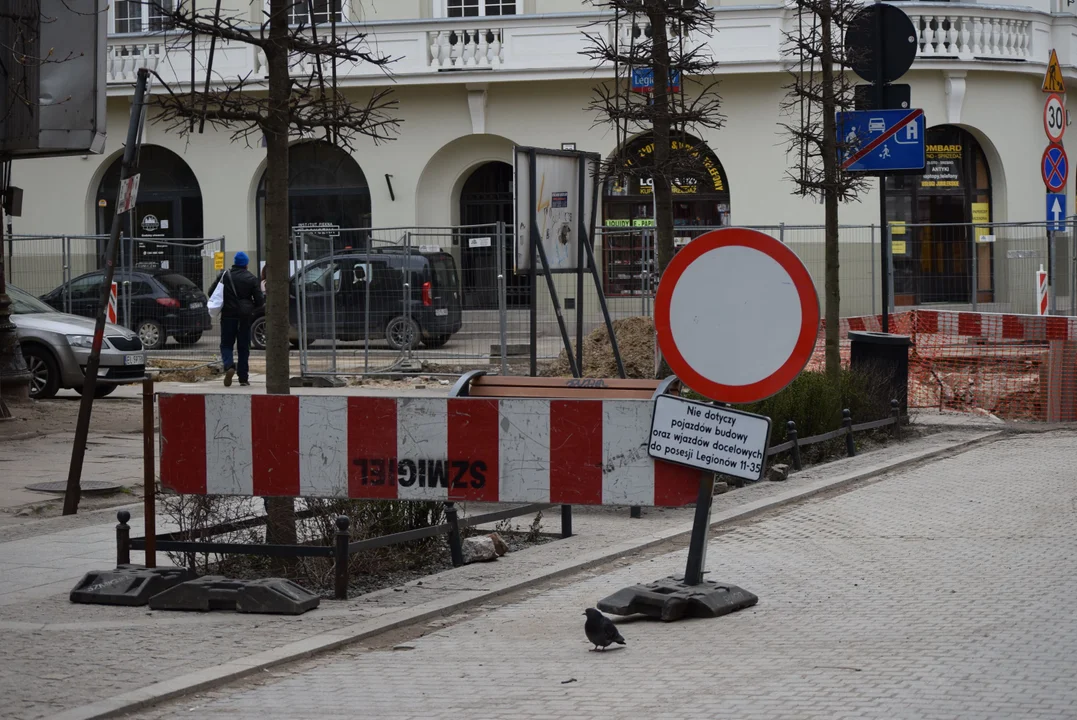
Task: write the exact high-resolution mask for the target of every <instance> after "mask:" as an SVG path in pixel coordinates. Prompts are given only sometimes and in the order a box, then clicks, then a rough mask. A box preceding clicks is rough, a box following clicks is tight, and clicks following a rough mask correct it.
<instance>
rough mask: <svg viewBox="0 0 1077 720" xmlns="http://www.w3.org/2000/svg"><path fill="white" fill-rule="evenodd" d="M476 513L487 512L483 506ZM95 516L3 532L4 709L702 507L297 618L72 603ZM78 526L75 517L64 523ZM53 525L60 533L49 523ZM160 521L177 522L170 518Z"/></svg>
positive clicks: (102, 686) (443, 588) (819, 476)
mask: <svg viewBox="0 0 1077 720" xmlns="http://www.w3.org/2000/svg"><path fill="white" fill-rule="evenodd" d="M972 435H975V433H970V432H968V431H961V430H951V431H947V432H942V433H938V434H935V435H930V436H927V437H924V438H920V439H918V440H914V441H911V442H905V443H900V444H896V445H892V446H887V447H883V448H880V449H877V450H874V451H872V452H870V453H866V454H864V455H861V456H858V457H855V458H848V459H844V460H839V461H837V462H833V463H829V464H827V465H821V466H816V467H813V468H808V469H806V470H804V471H803V472H800V473H795V474H794V475H793V476H792V477H791V478H790V479H789V480H788V481H787V482H784V483H758V484H755V485H751V486H748V487H745V488H742V489H739V490H735V491H733V492H730V493H727V494H725V495H721V496H719V497H717V498H715V513H716V514H717V513H720V512H722V511H726V510H730V509H732V508H736V507H741V506H744V505H747V504H750V503H753V502H758V501H760V500H763V499H765V498H768V497H773V496H775V495H777V494H780V493H784V492H788V491H791V490H793V489H796V488H798V487H803V486H805V485H810V484H811V483H813V482H816V483H817V482H820V481H822V480H826V479H829V478H834V477H838V476H840V475H841V474H843V473H849V472H854V471H856V472H860V471H863V470H864V469H865V468H869V467H872V466H878V465H885V464H887V463H891V462H894V461H895V460H897V459H899V458H900V457H903V456H907V455H908V454H909V453H913V452H924V451H931V450H938V449H942V448H946V447H949V446H951V445H952V444H953V443H954V442H956V441H960V440H964V439H968V438H969V437H970V436H972ZM466 510H467V511H468V512H474V513H477V512H482V511H483V508H481V507H471V506H469V507H468V508H466ZM133 514H135V515H137V514H138V513H137V511H134V512H133ZM94 515H95V516H97V517H98V518H99V519H98V521H97V522H96V524H92V525H82V524H79V523H82V522H83V521H82V520H79V516H76V517H74V518H70V519H68V518H55V519H53V520H48V521H41V522H39V523H31V524H30V525H28V526H25V527H23V528H20V529H18V533H17V534H14V533H13V531H15V530H16V529H15V528H10V529H8V531H7V532H8V534H9V536H11V537H12V539H11V540H10V541H8V542H3V540H4V539H5V537H4V533H0V647H2V648H3V650H4V652H5V654H6V655H8V656H9V657H17V658H19V660H18V662H8V663H0V697H2V698H4V703H3V705H2V706H0V717H4V718H7V717H12V718H19V719H20V720H23V719H26V720H29V719H31V718H38V717H42V716H46V715H49V714H53V713H56V712H58V711H60V710H62V709H68V708H72V707H77V706H81V705H85V704H87V703H90V702H94V701H97V700H101V699H104V698H109V697H113V696H115V695H117V694H119V693H122V692H125V691H131V690H135V689H137V688H142V687H146V686H148V685H151V684H153V683H157V682H161V681H164V680H168V679H171V678H175V677H177V676H178V675H182V674H184V673H190V672H195V671H198V670H203V669H206V668H209V667H213V666H215V665H217V664H220V663H225V662H228V661H231V660H236V659H240V658H245V657H248V656H251V655H253V654H255V653H258V652H260V651H264V650H268V649H272V648H277V647H281V646H284V645H286V644H288V643H290V642H294V641H297V640H303V639H305V638H309V637H311V636H313V635H315V634H317V633H320V632H324V631H327V630H336V629H339V628H345V627H348V626H350V625H353V624H355V623H358V622H361V621H364V620H369V619H372V618H382V617H390V616H391V614H392V613H395V612H400V611H406V610H408V609H409V608H413V607H415V606H417V605H421V604H423V603H425V602H437V601H441V600H444V599H447V598H451V597H457V596H458V595H460V594H461V593H472V594H473V595H474V596H477V595H479V594H481V593H482V592H484V591H485V589H487V588H490V587H491V586H492V585H495V584H497V583H503V582H506V581H508V580H510V579H512V578H518V577H523V576H525V575H527V574H528V573H538V572H543V571H546V569H547V568H550V567H555V566H558V565H560V564H566V563H573V562H577V561H578V558H580V557H582V556H587V555H588V554H593V553H595V552H598V551H602V550H604V549H607V548H610V547H613V546H617V545H618V544H623V543H626V542H629V543H635V542H636V541H641V540H645V539H646V538H648V537H650V536H653V535H654V534H656V533H659V532H663V531H667V530H669V529H671V528H676V527H681V526H683V525H684V524H685V523H690V522H691V515H692V511H691V509H688V508H684V509H666V510H659V509H648V510H645V511H644V516H643V518H642V519H641V520H629V519H628V517H627V516H628V511H627V509H624V508H576V509H575V512H574V515H575V522H574V525H575V530H576V533H577V534H576V535H575V536H574V537H572V538H570V539H568V540H558V541H557V542H552V543H548V544H545V545H541V546H538V547H534V548H531V549H528V550H526V551H524V552H519V553H513V554H510V555H508V556H506V557H505V558H502V559H501V560H499V561H498V562H496V563H491V564H481V565H470V566H467V567H464V568H459V569H457V570H453V571H449V572H445V573H441V574H439V575H435V576H428V577H426V578H424V579H423V581H422V583H423V584H422V586H421V587H418V586H417V585H416V584H415V583H411V584H409V585H408V586H406V587H403V588H395V589H388V590H385V591H381V592H377V593H370V594H367V595H364V596H362V597H360V598H356V599H355V600H352V601H348V602H346V603H338V602H332V601H329V602H325V603H323V605H322V607H321V608H320V609H318V610H316V611H314V612H312V613H309V614H307V615H304V616H301V617H298V618H289V617H274V616H259V615H238V614H233V613H211V614H206V615H203V614H186V613H167V612H149V611H148V610H147V609H146V608H123V607H109V606H95V605H73V604H71V603H69V602H68V601H67V592H68V591H69V590H70V589H71V587H72V586H73V585H74V584H75V582H76V581H77V580H78V579H79V578H80V577H81V576H82V574H83V573H84V572H86V571H88V570H92V569H95V568H97V569H101V568H103V567H108V565H109V562H110V561H111V560H112V559H113V558H114V557H115V554H114V553H115V549H114V548H115V546H114V543H115V531H114V527H115V519H114V514H112V513H95V514H94ZM528 522H529V519H528V518H521V519H520V520H519V523H520V524H523V525H526V524H527V523H528ZM69 523H75V524H74V525H73V526H72V527H71V528H70V529H61V528H64V527H67V525H68V524H69ZM45 528H47V529H48V530H49V531H48V532H42V530H43V529H45ZM159 529H160V530H162V531H164V530H165V529H167V527H166V526H165V525H164V524H161V525H160V526H159ZM545 530H546V531H547V532H556V531H557V530H558V521H557V519H556V513H554V514H553V515H551V516H550V517H548V518H547V519H546V520H545ZM141 532H142V527H141V519H139V518H136V519H133V520H132V534H133V536H134V535H140V534H141ZM672 547H677V545H673V546H671V548H672ZM138 555H139V554H137V553H134V554H133V557H132V560H134V561H135V562H139V561H140V559H141V558H140V557H138ZM624 562H627V561H624ZM649 574H650V572H649V571H648V575H649ZM480 662H482V661H481V660H480ZM299 715H303V713H299ZM299 715H297V717H298V716H299Z"/></svg>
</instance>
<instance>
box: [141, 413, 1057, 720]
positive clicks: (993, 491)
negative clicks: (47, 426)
mask: <svg viewBox="0 0 1077 720" xmlns="http://www.w3.org/2000/svg"><path fill="white" fill-rule="evenodd" d="M1075 440H1077V436H1075V434H1074V433H1073V432H1056V433H1051V434H1040V435H1025V436H1017V437H1012V438H1008V439H1004V440H1001V441H998V442H995V443H992V444H989V445H984V446H980V447H977V448H975V449H972V450H970V451H968V452H966V453H963V454H961V455H958V456H955V457H952V458H950V459H944V460H939V461H936V462H933V463H930V464H926V465H921V466H918V467H914V468H911V469H906V470H904V471H899V472H895V473H893V474H892V475H890V476H888V477H886V478H884V479H883V480H882V481H880V482H875V483H870V484H867V485H865V486H862V487H859V488H857V489H855V490H853V491H851V492H846V493H842V494H837V495H835V496H830V497H827V498H825V499H821V500H819V501H817V502H810V503H805V504H802V505H798V506H796V507H792V508H789V509H787V510H785V511H783V512H781V513H775V514H772V515H770V516H768V517H765V518H761V519H759V520H757V521H755V522H752V523H749V524H747V525H743V526H741V527H738V528H736V529H734V530H732V531H731V532H728V533H725V534H722V535H721V536H720V537H719V538H717V539H715V540H714V541H713V542H712V543H711V545H710V547H709V553H708V563H709V566H710V567H711V568H712V569H714V570H715V575H717V576H718V577H720V578H724V579H726V580H729V581H733V582H737V583H738V584H741V585H743V586H744V587H746V588H748V589H750V590H753V591H754V592H756V593H758V594H759V596H760V598H761V599H760V602H759V604H758V605H757V606H755V607H754V608H751V609H748V610H745V611H742V612H739V613H736V614H734V615H731V616H728V617H726V618H721V619H717V620H694V621H685V622H680V623H672V624H662V623H659V622H654V621H648V620H643V621H624V622H622V623H621V626H620V629H621V632H622V634H623V635H624V636H625V637H626V638H627V641H628V645H627V647H626V648H623V649H618V650H614V651H607V652H605V653H594V652H589V651H588V648H589V645H588V644H587V643H586V641H585V639H584V637H583V631H582V630H583V627H582V626H583V618H582V617H581V611H582V610H583V608H585V607H588V606H591V605H593V604H594V603H595V602H596V601H597V600H598V599H599V598H601V597H603V596H605V595H606V594H608V593H610V592H613V591H615V590H617V589H619V588H621V587H623V586H625V585H628V584H631V583H633V582H636V581H639V580H649V579H652V578H658V577H660V576H663V575H666V574H669V573H673V572H676V571H678V570H679V569H680V568H681V567H682V566H683V562H684V556H685V555H684V552H683V551H678V552H674V553H670V554H665V555H658V556H657V557H650V558H647V559H645V560H643V561H642V562H637V563H633V564H628V565H626V566H622V567H619V568H617V569H615V570H613V571H610V570H609V568H608V567H605V568H602V569H596V570H595V571H592V572H590V573H586V574H583V575H582V576H580V577H579V579H577V580H576V581H575V582H571V583H566V584H562V585H561V586H559V587H556V588H554V589H551V590H548V591H545V592H539V593H536V594H534V595H533V596H531V597H529V598H526V599H523V600H521V601H518V602H513V603H511V604H508V605H504V606H501V607H498V608H489V609H486V610H484V609H482V608H477V609H475V610H473V611H471V612H470V613H468V614H467V615H465V616H463V617H466V618H467V619H464V620H463V621H461V622H457V623H455V624H451V625H449V626H444V623H443V622H439V623H430V624H429V625H428V626H427V627H426V628H423V630H422V631H423V632H425V634H424V635H422V636H420V637H416V638H415V639H412V640H409V641H407V642H406V643H405V644H402V645H400V646H398V649H393V648H392V647H391V646H390V647H384V646H383V647H378V646H377V645H376V644H375V645H374V647H363V646H351V647H349V648H346V649H343V650H340V651H337V652H334V653H332V654H328V655H323V656H321V657H319V658H316V659H312V660H308V661H304V662H302V663H299V664H296V665H292V666H288V667H278V668H275V669H273V670H272V671H270V672H267V673H263V674H261V675H259V676H257V677H256V678H254V679H250V680H246V681H241V682H239V683H237V684H235V685H232V686H229V687H223V688H219V689H216V690H212V691H209V692H205V693H201V694H197V695H194V696H189V697H186V698H181V699H179V700H177V701H175V702H172V703H170V704H168V705H165V706H161V707H158V708H153V709H148V710H146V711H143V712H140V713H134V714H132V715H130V716H129V717H137V718H141V719H142V720H175V719H178V718H192V717H197V718H200V719H205V720H216V719H218V718H219V719H221V720H224V719H225V718H227V719H228V720H246V719H247V718H250V719H251V720H273V719H276V718H279V719H280V720H291V719H292V718H297V717H309V718H355V717H369V718H379V719H380V720H410V719H414V718H423V719H425V720H438V719H439V718H445V719H446V720H448V719H450V718H451V719H453V720H455V719H456V718H472V719H475V720H483V719H486V718H490V719H494V718H514V719H516V720H543V719H550V720H552V719H555V718H557V719H561V718H604V719H610V720H617V719H620V718H624V719H625V720H628V719H629V718H632V719H636V718H648V717H670V718H673V717H676V718H688V717H729V718H733V717H735V718H740V719H743V720H753V719H754V718H759V719H761V720H762V719H766V720H774V719H783V718H789V719H790V720H794V719H795V720H811V719H814V718H820V719H826V720H841V719H844V718H856V719H857V720H860V719H863V718H880V719H884V718H885V719H886V720H895V719H905V718H907V719H909V720H914V719H915V720H930V719H933V718H938V719H947V720H952V719H954V718H985V719H987V718H1005V719H1012V718H1022V720H1031V719H1040V718H1044V719H1047V718H1051V719H1062V718H1074V717H1077V683H1075V682H1074V677H1075V675H1077V618H1075V617H1074V613H1073V612H1072V605H1073V597H1074V595H1075V594H1077V574H1075V573H1074V572H1073V558H1074V557H1075V556H1077V530H1075V527H1077V525H1075V520H1077V482H1075V481H1074V475H1073V468H1074V467H1075V466H1077V442H1075ZM416 635H418V633H416Z"/></svg>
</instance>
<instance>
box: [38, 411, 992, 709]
mask: <svg viewBox="0 0 1077 720" xmlns="http://www.w3.org/2000/svg"><path fill="white" fill-rule="evenodd" d="M1007 434H1009V433H1007V432H1005V431H1004V430H996V431H992V432H984V433H980V434H977V435H974V436H972V437H969V438H966V439H963V440H960V441H958V442H954V443H952V444H950V445H948V446H946V447H942V448H935V449H932V450H926V451H919V452H913V453H909V454H907V455H902V456H899V457H897V458H895V459H894V460H892V461H889V462H885V461H884V462H882V463H878V464H875V465H870V466H868V467H866V468H862V469H860V470H856V471H853V472H849V473H845V474H843V475H838V476H837V477H833V478H826V479H822V480H817V481H815V482H813V483H810V484H808V485H804V486H802V487H798V488H792V489H790V490H788V491H786V492H784V493H781V494H778V495H774V496H771V497H767V498H762V499H760V500H757V501H754V502H751V503H746V504H744V505H740V506H738V507H734V508H730V509H728V510H724V511H721V512H717V513H715V514H714V515H713V516H712V518H711V523H710V528H711V529H714V528H716V527H719V526H723V525H729V524H732V523H736V522H741V521H744V520H748V519H750V518H753V517H755V516H757V515H760V514H762V513H765V512H767V511H770V510H775V509H779V508H782V507H785V506H787V505H791V504H793V503H797V502H802V501H804V500H807V499H810V498H812V497H815V496H817V495H820V494H823V493H825V492H828V491H832V490H838V489H842V488H846V487H848V486H850V485H853V484H855V483H858V482H861V481H864V480H869V479H872V478H876V477H879V476H881V475H885V474H887V473H890V472H894V471H897V470H902V469H904V468H907V467H909V466H911V465H916V464H920V463H923V462H927V461H931V460H937V459H942V458H945V457H949V456H952V455H956V454H959V453H962V452H965V451H967V450H970V449H972V448H973V447H976V446H978V445H981V444H985V443H988V442H991V441H993V440H996V439H998V438H1000V437H1004V436H1006V435H1007ZM691 529H692V523H690V522H689V523H684V524H682V525H679V526H677V527H674V528H669V529H666V530H662V531H659V532H656V533H652V534H649V535H643V536H640V537H637V538H634V539H632V540H629V541H626V542H623V543H620V544H618V545H614V546H612V547H607V548H604V549H602V550H598V551H594V552H591V553H590V554H588V555H584V556H582V557H577V558H575V559H573V560H569V561H565V562H561V563H558V564H555V565H550V566H547V567H544V568H542V569H540V570H533V571H531V572H528V573H526V574H524V575H522V576H518V577H515V578H512V579H510V580H506V581H503V582H499V583H493V584H491V585H490V586H489V587H488V588H486V589H483V590H464V591H460V592H457V593H455V594H454V595H452V596H451V597H448V598H444V599H442V600H433V601H430V602H428V603H424V604H423V605H420V606H416V607H411V608H405V609H402V610H399V611H396V612H393V613H390V614H389V615H386V616H381V617H378V618H373V619H370V620H366V621H363V622H359V623H355V624H353V625H349V626H346V627H342V628H337V629H335V630H330V631H327V632H324V633H319V634H317V635H313V636H311V637H309V638H305V639H303V640H299V641H296V642H293V643H289V644H287V645H283V646H281V647H278V648H274V649H272V650H266V651H264V652H261V653H257V654H255V655H250V656H248V657H245V658H239V659H237V660H232V661H229V662H226V663H223V664H221V665H217V666H214V667H210V668H205V669H203V670H199V671H196V672H193V673H188V674H186V675H181V676H179V677H175V678H172V679H171V680H166V681H163V682H159V683H154V684H153V685H148V686H146V687H143V688H139V689H137V690H133V691H131V692H127V693H123V694H121V695H117V696H115V697H112V698H108V699H105V700H99V701H97V702H93V703H90V704H87V705H83V706H81V707H76V708H72V709H70V710H65V711H63V712H60V713H58V714H55V715H52V716H50V718H49V720H99V719H103V718H112V717H116V716H118V715H121V714H124V713H130V712H134V711H136V710H139V709H142V708H146V707H149V706H152V705H157V704H159V703H161V702H164V701H166V700H171V699H174V698H177V697H180V696H183V695H188V694H191V693H194V692H199V691H202V690H207V689H209V688H213V687H218V686H221V685H225V684H227V683H230V682H233V681H235V680H239V679H242V678H244V677H246V676H248V675H252V674H254V673H256V672H258V671H262V670H267V669H269V668H271V667H274V666H277V665H282V664H285V663H289V662H294V661H297V660H302V659H305V658H308V657H311V656H313V655H316V654H319V653H324V652H328V651H331V650H335V649H337V648H340V647H343V646H345V645H349V644H352V643H355V642H359V641H362V640H365V639H367V638H370V637H374V636H376V635H380V634H383V633H385V632H389V631H391V630H396V629H398V628H401V627H405V626H408V625H413V624H416V623H420V622H423V621H425V620H429V619H431V618H435V617H438V616H443V615H448V614H450V613H453V612H456V611H458V610H463V609H465V608H468V607H472V606H475V605H479V604H481V603H483V602H485V601H488V600H490V599H492V598H495V597H498V596H500V595H504V594H506V593H509V592H515V591H518V590H524V589H527V588H530V587H533V586H535V585H537V584H539V583H542V582H546V581H549V580H554V579H557V578H560V577H563V576H566V575H570V574H573V573H576V572H580V571H583V570H587V569H589V568H592V567H594V566H597V565H601V564H603V563H606V562H609V561H612V560H615V559H617V558H620V557H623V556H626V555H629V554H632V553H635V552H639V551H642V550H647V549H649V548H652V547H654V546H656V545H660V544H662V543H664V542H667V541H669V540H673V539H675V538H678V537H681V536H687V535H689V534H690V532H691ZM450 572H451V571H450Z"/></svg>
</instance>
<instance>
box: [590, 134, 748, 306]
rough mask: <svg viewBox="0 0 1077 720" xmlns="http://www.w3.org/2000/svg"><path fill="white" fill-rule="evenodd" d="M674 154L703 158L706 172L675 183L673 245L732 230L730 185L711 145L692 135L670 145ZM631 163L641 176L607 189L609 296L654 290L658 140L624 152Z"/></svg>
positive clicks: (646, 138)
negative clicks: (708, 231)
mask: <svg viewBox="0 0 1077 720" xmlns="http://www.w3.org/2000/svg"><path fill="white" fill-rule="evenodd" d="M671 145H672V146H673V147H672V149H673V150H674V151H675V152H679V153H684V152H688V153H691V154H693V155H695V156H696V157H697V158H699V160H700V161H701V162H700V165H701V166H702V169H701V170H700V171H699V172H695V173H685V174H683V175H682V176H680V177H675V178H674V179H673V195H674V198H673V223H674V225H675V226H676V227H677V231H676V233H675V237H674V243H675V244H676V246H677V247H682V246H684V245H687V244H688V241H690V240H691V239H692V238H695V237H697V236H699V235H700V234H701V233H702V232H704V231H705V230H706V229H711V228H715V227H721V226H723V225H728V224H729V222H730V214H729V181H728V179H727V178H726V174H725V170H724V169H723V168H722V163H721V162H720V161H719V160H718V157H717V156H716V155H715V154H714V153H713V152H712V151H711V149H710V148H709V147H707V145H706V143H704V142H703V141H702V140H699V139H697V138H693V137H691V136H687V137H683V138H675V139H674V140H672V141H671ZM624 152H625V154H626V160H627V162H628V163H629V164H630V165H632V166H634V167H636V168H638V169H639V173H638V174H633V175H631V176H628V177H624V178H610V179H609V180H608V181H607V182H606V184H605V187H604V189H603V198H602V225H603V228H602V247H603V261H604V262H603V265H604V269H605V286H606V294H607V295H612V296H616V295H623V296H631V295H637V296H638V295H641V294H648V293H650V292H651V291H653V288H650V287H649V286H648V285H647V283H648V278H649V274H648V273H647V272H645V269H646V268H649V267H651V261H650V258H651V257H653V254H654V247H653V245H654V238H653V236H654V232H653V231H652V230H650V229H649V228H652V227H653V226H654V181H653V179H652V177H651V176H650V174H649V173H648V172H647V169H648V168H650V167H653V165H654V140H653V138H652V137H651V136H650V135H649V134H648V135H643V136H641V137H638V138H636V139H635V140H633V141H632V142H631V143H629V145H628V146H627V148H626V149H625V151H624Z"/></svg>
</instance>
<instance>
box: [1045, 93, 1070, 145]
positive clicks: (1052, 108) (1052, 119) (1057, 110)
mask: <svg viewBox="0 0 1077 720" xmlns="http://www.w3.org/2000/svg"><path fill="white" fill-rule="evenodd" d="M1043 130H1044V132H1046V133H1047V138H1048V139H1049V140H1050V141H1051V142H1053V143H1057V142H1062V136H1063V135H1065V134H1066V106H1065V105H1063V104H1062V96H1060V95H1058V94H1057V93H1051V94H1050V95H1048V96H1047V102H1046V103H1044V105H1043Z"/></svg>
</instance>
